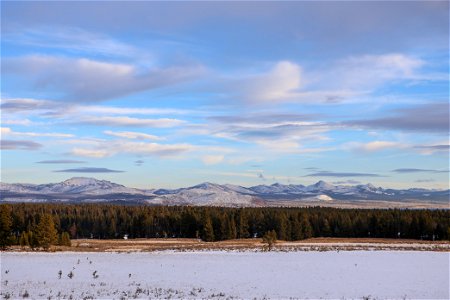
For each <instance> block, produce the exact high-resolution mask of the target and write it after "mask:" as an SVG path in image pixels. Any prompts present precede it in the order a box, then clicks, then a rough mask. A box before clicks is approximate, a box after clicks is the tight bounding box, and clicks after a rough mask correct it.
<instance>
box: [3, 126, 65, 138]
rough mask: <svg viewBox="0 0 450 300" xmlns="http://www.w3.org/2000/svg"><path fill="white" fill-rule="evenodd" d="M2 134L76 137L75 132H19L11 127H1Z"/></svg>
mask: <svg viewBox="0 0 450 300" xmlns="http://www.w3.org/2000/svg"><path fill="white" fill-rule="evenodd" d="M1 133H2V135H12V136H31V137H55V138H71V137H74V135H73V134H68V133H54V132H18V131H13V130H11V128H9V127H2V128H1Z"/></svg>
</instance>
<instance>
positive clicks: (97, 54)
mask: <svg viewBox="0 0 450 300" xmlns="http://www.w3.org/2000/svg"><path fill="white" fill-rule="evenodd" d="M448 5H449V4H448V1H442V2H440V1H427V2H426V1H424V2H420V1H415V2H405V1H399V2H384V1H382V2H378V1H375V2H369V1H364V2H326V1H323V2H259V3H256V2H228V3H227V2H43V1H34V2H13V1H2V2H1V17H2V18H1V33H2V38H1V64H2V69H1V75H2V77H1V127H2V129H1V140H2V143H1V147H2V151H1V171H2V172H1V180H2V181H3V182H29V183H47V182H56V181H61V180H65V179H67V178H70V177H73V176H89V177H95V178H100V179H107V180H111V181H114V182H118V183H122V184H125V185H128V186H134V187H146V188H149V187H168V188H171V187H180V186H188V185H192V184H197V183H199V182H203V181H211V182H217V183H233V184H240V185H244V186H250V185H257V184H271V183H274V182H280V183H286V184H287V183H292V184H298V183H302V184H310V183H314V182H316V181H318V180H325V181H329V182H334V183H340V184H346V183H347V184H355V183H358V182H360V183H367V182H371V183H373V184H375V185H379V186H383V187H394V188H407V187H426V188H448V186H449V173H448V169H449V100H448V99H449V95H448V94H449V81H448V77H449V7H448Z"/></svg>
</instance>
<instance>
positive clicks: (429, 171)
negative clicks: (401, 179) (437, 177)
mask: <svg viewBox="0 0 450 300" xmlns="http://www.w3.org/2000/svg"><path fill="white" fill-rule="evenodd" d="M391 172H395V173H448V170H433V169H416V168H401V169H395V170H392V171H391Z"/></svg>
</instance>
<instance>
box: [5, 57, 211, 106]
mask: <svg viewBox="0 0 450 300" xmlns="http://www.w3.org/2000/svg"><path fill="white" fill-rule="evenodd" d="M2 72H4V73H5V74H19V75H20V76H22V77H23V79H24V81H26V80H28V81H29V82H31V83H32V84H33V85H34V89H36V90H41V91H47V90H50V91H57V92H60V93H63V94H64V95H65V96H64V97H65V99H68V100H71V101H77V102H85V103H87V102H95V101H102V100H107V99H112V98H117V97H120V96H125V95H129V94H133V93H136V92H142V91H146V90H153V89H157V88H161V87H165V86H169V85H173V84H177V83H180V82H183V81H187V80H191V79H193V78H196V77H198V76H199V75H200V74H202V73H203V72H204V68H203V67H201V66H199V65H188V66H172V67H166V68H159V69H157V68H153V69H148V68H147V69H145V68H144V69H142V70H141V69H139V68H138V67H136V66H134V65H130V64H119V63H112V62H102V61H96V60H91V59H86V58H80V59H72V58H63V57H54V56H38V55H34V56H26V57H15V58H5V59H3V70H2Z"/></svg>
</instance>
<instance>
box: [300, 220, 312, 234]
mask: <svg viewBox="0 0 450 300" xmlns="http://www.w3.org/2000/svg"><path fill="white" fill-rule="evenodd" d="M300 226H301V228H302V229H301V231H302V234H301V236H302V239H309V238H310V237H312V235H313V229H312V227H311V224H310V223H309V220H308V219H307V218H303V219H302V222H301V224H300Z"/></svg>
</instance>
